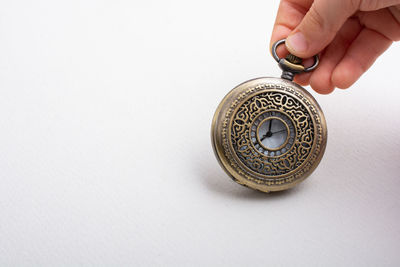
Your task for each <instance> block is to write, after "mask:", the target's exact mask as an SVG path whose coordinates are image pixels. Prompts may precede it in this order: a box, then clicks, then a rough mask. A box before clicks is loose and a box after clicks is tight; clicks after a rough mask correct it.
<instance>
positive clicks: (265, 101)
mask: <svg viewBox="0 0 400 267" xmlns="http://www.w3.org/2000/svg"><path fill="white" fill-rule="evenodd" d="M270 110H276V111H277V112H281V113H283V114H285V115H286V116H288V117H289V118H292V120H293V122H294V124H295V131H296V136H297V138H296V139H295V141H294V143H293V145H292V146H291V147H290V148H289V150H288V151H287V152H286V153H284V154H283V155H279V156H274V157H271V156H266V155H264V154H261V153H259V151H258V150H257V149H256V148H255V147H254V146H253V145H252V142H251V140H250V138H249V136H250V133H251V127H252V125H253V123H254V121H255V119H256V118H257V117H258V116H259V115H262V114H263V113H266V112H268V111H270ZM231 140H232V146H233V149H234V151H235V152H236V154H237V156H238V158H239V159H240V160H241V161H242V163H243V164H244V165H246V166H247V167H248V168H250V169H251V170H253V171H255V172H257V173H260V174H263V175H267V176H280V175H284V174H286V173H288V172H290V171H293V170H295V169H296V168H298V167H299V166H300V165H301V164H302V163H303V162H304V161H305V160H306V158H307V156H308V155H309V154H310V150H311V147H312V143H313V141H314V125H313V122H312V118H311V115H310V114H309V113H308V111H307V109H306V108H305V107H304V106H303V105H302V104H301V103H300V101H298V100H296V99H295V98H293V97H291V96H290V95H288V94H285V93H281V92H264V93H261V94H257V95H255V96H253V97H252V98H250V99H249V100H247V101H246V102H245V103H243V104H242V105H241V106H240V107H239V109H238V110H237V112H236V114H235V115H234V116H233V120H232V128H231Z"/></svg>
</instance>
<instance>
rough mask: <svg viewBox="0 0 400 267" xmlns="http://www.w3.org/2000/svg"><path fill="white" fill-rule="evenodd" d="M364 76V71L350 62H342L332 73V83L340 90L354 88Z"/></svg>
mask: <svg viewBox="0 0 400 267" xmlns="http://www.w3.org/2000/svg"><path fill="white" fill-rule="evenodd" d="M362 74H363V70H362V69H361V68H360V67H359V66H358V65H357V64H352V63H351V62H349V61H346V60H344V61H342V62H341V63H340V64H339V65H338V66H337V67H336V68H335V70H334V71H333V73H332V83H333V84H334V85H335V86H336V87H337V88H340V89H347V88H349V87H350V86H352V85H353V84H354V83H355V82H356V81H357V80H358V79H359V78H360V77H361V75H362Z"/></svg>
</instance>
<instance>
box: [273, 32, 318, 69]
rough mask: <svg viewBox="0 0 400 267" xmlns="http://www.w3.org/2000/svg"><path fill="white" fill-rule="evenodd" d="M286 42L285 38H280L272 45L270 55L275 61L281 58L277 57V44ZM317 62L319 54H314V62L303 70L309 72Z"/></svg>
mask: <svg viewBox="0 0 400 267" xmlns="http://www.w3.org/2000/svg"><path fill="white" fill-rule="evenodd" d="M285 42H286V39H281V40H279V41H276V42H275V43H274V44H273V45H272V56H273V57H274V59H275V60H276V62H278V63H279V61H280V60H281V59H280V58H279V57H278V54H277V53H276V49H277V48H278V46H279V45H281V44H284V43H285ZM318 64H319V56H318V55H315V56H314V64H313V65H312V66H311V67H308V68H305V69H304V72H310V71H312V70H314V69H315V68H316V67H317V66H318Z"/></svg>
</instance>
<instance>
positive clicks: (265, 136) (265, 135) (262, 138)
mask: <svg viewBox="0 0 400 267" xmlns="http://www.w3.org/2000/svg"><path fill="white" fill-rule="evenodd" d="M267 137H268V132H267V133H266V134H264V136H263V137H261V139H260V141H261V142H262V141H263V140H264V139H265V138H267Z"/></svg>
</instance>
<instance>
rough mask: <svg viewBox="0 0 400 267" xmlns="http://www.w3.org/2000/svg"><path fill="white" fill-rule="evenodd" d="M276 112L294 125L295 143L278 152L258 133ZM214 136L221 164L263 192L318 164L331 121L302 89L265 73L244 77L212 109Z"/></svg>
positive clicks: (301, 177) (286, 186) (284, 186)
mask: <svg viewBox="0 0 400 267" xmlns="http://www.w3.org/2000/svg"><path fill="white" fill-rule="evenodd" d="M276 113H279V115H280V116H281V117H283V118H289V119H290V120H291V123H292V125H294V129H293V131H292V132H290V133H288V137H289V138H292V140H291V143H290V144H288V145H287V146H286V147H284V148H283V149H282V150H280V151H279V152H274V151H272V150H271V151H268V149H265V147H262V146H260V145H259V144H258V143H257V140H258V137H257V138H255V136H254V129H258V127H259V123H260V121H261V120H262V119H264V120H265V119H266V118H264V117H265V116H273V115H271V114H276ZM266 114H267V115H266ZM262 116H264V117H262ZM257 123H258V124H257ZM288 124H289V123H288ZM286 126H287V125H286ZM287 127H288V126H287ZM252 129H253V130H252ZM256 134H257V132H256ZM211 139H212V145H213V148H214V152H215V155H216V157H217V159H218V161H219V163H220V165H221V166H222V168H223V169H224V170H225V172H226V173H227V174H228V175H229V176H230V177H231V178H232V179H233V180H234V181H235V182H237V183H239V184H241V185H244V186H248V187H250V188H253V189H257V190H260V191H263V192H270V191H281V190H286V189H289V188H292V187H293V186H295V185H297V184H298V183H300V182H301V181H303V180H304V179H305V178H307V177H308V176H309V175H310V174H311V173H312V172H313V171H314V170H315V168H316V167H317V166H318V164H319V162H320V161H321V159H322V157H323V154H324V152H325V147H326V143H327V125H326V121H325V117H324V114H323V112H322V110H321V108H320V106H319V105H318V103H317V102H316V100H315V99H314V97H313V96H312V95H311V94H310V93H308V92H307V91H306V90H305V89H304V88H302V87H301V86H299V85H298V84H296V83H294V82H292V81H289V80H286V79H280V78H268V77H266V78H258V79H253V80H249V81H247V82H244V83H242V84H240V85H238V86H237V87H235V88H234V89H233V90H231V91H230V92H229V93H228V94H227V95H226V96H225V98H224V99H223V100H222V102H221V103H220V104H219V106H218V108H217V110H216V112H215V114H214V118H213V121H212V127H211ZM258 141H259V140H258ZM285 145H286V143H285Z"/></svg>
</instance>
